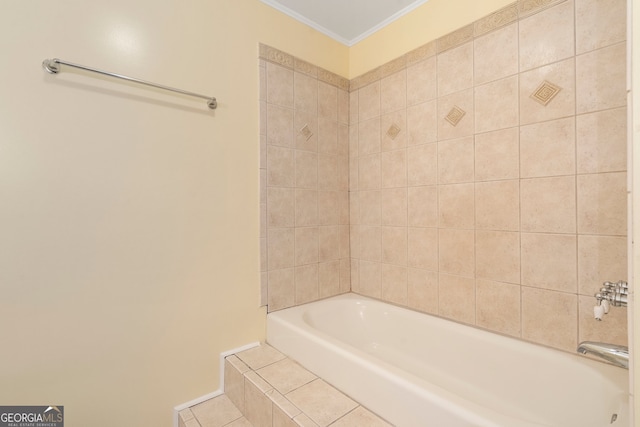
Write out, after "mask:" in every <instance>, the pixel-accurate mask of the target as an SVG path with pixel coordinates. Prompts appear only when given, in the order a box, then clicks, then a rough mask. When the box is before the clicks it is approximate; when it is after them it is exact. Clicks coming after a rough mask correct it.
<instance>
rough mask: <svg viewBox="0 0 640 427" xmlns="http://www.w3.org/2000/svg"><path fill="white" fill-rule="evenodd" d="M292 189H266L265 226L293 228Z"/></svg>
mask: <svg viewBox="0 0 640 427" xmlns="http://www.w3.org/2000/svg"><path fill="white" fill-rule="evenodd" d="M294 221H295V218H294V190H293V188H280V187H269V188H268V189H267V226H268V227H293V226H294Z"/></svg>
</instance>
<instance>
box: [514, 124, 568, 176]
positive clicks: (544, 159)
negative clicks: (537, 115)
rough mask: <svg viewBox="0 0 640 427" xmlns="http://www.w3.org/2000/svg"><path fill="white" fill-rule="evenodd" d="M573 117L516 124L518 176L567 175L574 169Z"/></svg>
mask: <svg viewBox="0 0 640 427" xmlns="http://www.w3.org/2000/svg"><path fill="white" fill-rule="evenodd" d="M575 159H576V135H575V119H574V118H573V117H568V118H566V119H559V120H552V121H549V122H543V123H536V124H532V125H529V126H522V127H521V128H520V176H521V177H522V178H533V177H540V176H556V175H571V174H575V172H576V160H575Z"/></svg>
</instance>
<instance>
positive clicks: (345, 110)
mask: <svg viewBox="0 0 640 427" xmlns="http://www.w3.org/2000/svg"><path fill="white" fill-rule="evenodd" d="M338 123H340V124H342V125H346V126H348V125H349V92H348V91H347V90H344V89H338Z"/></svg>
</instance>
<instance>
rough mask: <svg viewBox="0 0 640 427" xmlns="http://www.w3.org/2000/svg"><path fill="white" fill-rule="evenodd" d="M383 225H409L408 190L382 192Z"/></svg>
mask: <svg viewBox="0 0 640 427" xmlns="http://www.w3.org/2000/svg"><path fill="white" fill-rule="evenodd" d="M380 205H381V218H380V219H381V221H380V222H381V224H382V225H392V226H399V227H402V226H406V225H407V215H408V210H407V188H389V189H384V190H381V191H380Z"/></svg>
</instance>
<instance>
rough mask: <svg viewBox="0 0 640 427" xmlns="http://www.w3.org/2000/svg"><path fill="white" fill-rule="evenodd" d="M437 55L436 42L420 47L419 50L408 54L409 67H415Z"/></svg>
mask: <svg viewBox="0 0 640 427" xmlns="http://www.w3.org/2000/svg"><path fill="white" fill-rule="evenodd" d="M435 54H436V42H435V41H432V42H429V43H427V44H425V45H422V46H420V47H419V48H417V49H414V50H412V51H411V52H409V53H407V54H406V55H405V56H406V57H407V66H409V65H413V64H415V63H416V62H420V61H422V60H424V59H427V58H430V57H432V56H435Z"/></svg>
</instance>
